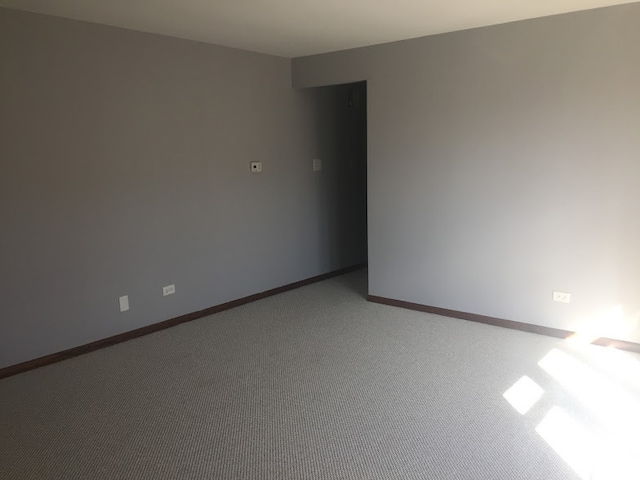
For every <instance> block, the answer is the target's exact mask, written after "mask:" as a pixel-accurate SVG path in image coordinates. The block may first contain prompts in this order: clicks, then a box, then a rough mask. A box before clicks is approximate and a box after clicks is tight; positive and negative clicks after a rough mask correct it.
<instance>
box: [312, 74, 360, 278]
mask: <svg viewBox="0 0 640 480" xmlns="http://www.w3.org/2000/svg"><path fill="white" fill-rule="evenodd" d="M316 90H317V94H318V95H317V99H318V110H317V111H318V118H317V120H318V121H317V149H316V150H317V154H318V158H319V159H320V160H321V163H322V165H321V168H322V171H321V172H318V173H321V177H322V182H323V183H324V188H322V192H323V195H326V197H325V198H324V199H323V201H322V203H323V204H324V205H325V206H326V207H327V208H326V209H325V210H324V213H323V215H322V217H323V218H322V219H321V222H322V224H323V225H322V226H321V231H322V232H323V235H325V239H324V240H325V241H324V243H325V248H326V249H327V250H325V253H328V254H329V256H330V257H331V263H332V264H333V266H334V268H344V267H348V266H353V265H362V264H366V263H367V260H368V249H367V83H366V82H364V81H363V82H357V83H349V84H343V85H331V86H327V87H319V88H317V89H316Z"/></svg>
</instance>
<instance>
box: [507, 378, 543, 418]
mask: <svg viewBox="0 0 640 480" xmlns="http://www.w3.org/2000/svg"><path fill="white" fill-rule="evenodd" d="M543 393H544V390H543V389H542V387H540V386H539V385H538V384H537V383H536V382H534V381H533V380H531V379H530V378H529V377H527V376H526V375H525V376H523V377H521V378H520V380H518V381H517V382H516V383H514V384H513V386H512V387H511V388H510V389H509V390H507V391H506V392H504V394H503V395H502V396H503V397H504V398H506V399H507V401H508V402H509V403H510V404H511V405H512V406H513V408H515V409H516V411H517V412H518V413H519V414H521V415H524V414H526V413H527V412H528V411H529V410H531V407H533V406H534V405H535V404H536V402H537V401H538V400H539V399H540V397H541V396H542V394H543Z"/></svg>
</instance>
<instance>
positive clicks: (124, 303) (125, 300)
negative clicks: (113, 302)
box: [118, 295, 129, 312]
mask: <svg viewBox="0 0 640 480" xmlns="http://www.w3.org/2000/svg"><path fill="white" fill-rule="evenodd" d="M118 301H119V302H120V311H121V312H126V311H127V310H129V295H123V296H122V297H120V298H119V299H118Z"/></svg>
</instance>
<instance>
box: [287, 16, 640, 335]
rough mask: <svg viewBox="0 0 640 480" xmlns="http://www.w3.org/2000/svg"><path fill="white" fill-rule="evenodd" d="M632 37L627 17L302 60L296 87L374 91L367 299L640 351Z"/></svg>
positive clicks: (637, 74)
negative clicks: (561, 298)
mask: <svg viewBox="0 0 640 480" xmlns="http://www.w3.org/2000/svg"><path fill="white" fill-rule="evenodd" d="M638 25H640V4H633V5H627V6H621V7H612V8H607V9H601V10H594V11H589V12H580V13H574V14H568V15H561V16H556V17H549V18H544V19H538V20H531V21H524V22H517V23H513V24H506V25H501V26H496V27H489V28H482V29H477V30H470V31H466V32H458V33H452V34H447V35H440V36H434V37H427V38H422V39H416V40H410V41H406V42H398V43H393V44H387V45H381V46H376V47H368V48H363V49H356V50H352V51H346V52H340V53H336V54H327V55H320V56H314V57H306V58H299V59H294V61H293V69H292V78H293V84H294V86H296V87H308V86H318V85H328V84H333V83H342V82H345V81H352V80H354V79H366V80H367V81H368V101H369V104H368V126H369V135H368V138H369V151H368V155H369V157H368V162H369V183H368V195H369V198H368V207H369V291H370V293H371V294H373V295H380V296H384V297H390V298H396V299H401V300H406V301H411V302H416V303H421V304H427V305H434V306H438V307H443V308H450V309H455V310H461V311H466V312H474V313H479V314H484V315H490V316H496V317H502V318H508V319H512V320H517V321H523V322H528V323H532V324H539V325H544V326H550V327H557V328H563V329H569V330H578V331H589V330H591V329H593V328H595V329H596V334H598V335H604V336H609V337H615V338H621V339H626V340H630V341H636V342H638V341H640V328H638V319H639V315H640V297H639V295H638V292H640V249H639V248H638V245H640V214H639V213H640V211H639V208H640V188H638V179H639V178H640V161H639V158H640V134H638V132H640V115H639V114H638V112H640V89H639V88H638V84H639V82H640V55H638V49H637V47H638V45H640V29H638ZM553 290H561V291H565V292H570V293H571V294H572V303H571V304H568V305H567V304H559V303H554V302H552V301H551V295H552V291H553ZM617 307H621V309H622V312H623V315H624V317H625V321H624V322H620V321H619V320H620V310H619V309H617Z"/></svg>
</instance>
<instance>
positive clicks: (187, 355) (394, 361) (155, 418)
mask: <svg viewBox="0 0 640 480" xmlns="http://www.w3.org/2000/svg"><path fill="white" fill-rule="evenodd" d="M365 293H366V272H365V271H360V272H355V273H352V274H349V275H346V276H343V277H338V278H335V279H332V280H328V281H325V282H322V283H318V284H314V285H311V286H308V287H304V288H301V289H298V290H295V291H291V292H288V293H285V294H282V295H278V296H275V297H271V298H268V299H265V300H261V301H259V302H255V303H252V304H249V305H246V306H243V307H239V308H236V309H234V310H229V311H227V312H223V313H221V314H218V315H215V316H211V317H207V318H204V319H201V320H197V321H194V322H191V323H188V324H183V325H180V326H178V327H175V328H172V329H169V330H164V331H162V332H158V333H155V334H153V335H149V336H146V337H143V338H140V339H137V340H133V341H130V342H127V343H123V344H120V345H117V346H114V347H111V348H108V349H104V350H100V351H97V352H94V353H91V354H88V355H84V356H81V357H77V358H75V359H71V360H67V361H64V362H61V363H58V364H55V365H51V366H48V367H44V368H41V369H39V370H35V371H31V372H28V373H25V374H21V375H17V376H15V377H11V378H8V379H5V380H0V400H1V402H0V477H1V478H3V479H58V478H59V479H168V478H189V479H199V478H203V479H204V478H211V479H296V480H299V479H349V480H351V479H385V480H389V479H473V480H477V479H508V480H516V479H574V478H603V479H604V478H614V477H611V476H606V475H604V474H603V472H611V471H612V470H611V468H612V467H611V465H612V462H611V458H610V457H607V458H604V457H603V459H599V460H598V462H600V463H597V462H596V463H594V460H593V458H594V456H593V452H591V454H590V455H587V454H588V453H590V451H589V450H588V449H589V448H591V447H590V444H585V445H582V443H584V442H582V440H580V441H578V443H579V444H580V445H579V446H580V448H582V450H580V451H578V453H576V452H575V451H573V452H571V451H570V450H571V448H569V452H568V453H567V447H566V445H565V446H563V445H562V442H563V441H565V443H566V438H564V440H563V439H562V438H561V437H563V435H564V437H566V435H567V434H568V433H567V432H569V433H571V428H570V427H571V425H573V424H569V426H567V425H568V424H567V423H566V422H565V423H564V424H563V423H562V421H559V420H558V419H560V420H562V419H563V418H564V417H562V416H560V417H558V416H557V415H555V416H552V417H549V412H550V411H551V410H554V409H555V410H554V411H555V412H556V413H557V412H558V411H560V410H561V411H562V412H565V413H568V414H569V415H570V420H571V421H573V422H574V423H575V424H579V425H581V426H582V427H583V428H585V429H587V430H589V431H590V432H592V431H593V432H595V433H597V434H598V436H597V439H598V440H599V439H602V438H605V437H606V435H605V433H606V432H609V433H608V434H610V435H609V437H606V438H613V437H612V436H611V435H614V436H615V435H617V434H620V435H623V434H624V431H623V430H616V428H618V427H619V425H618V424H617V423H615V422H616V418H617V417H616V418H607V417H606V415H605V417H604V420H603V419H602V416H599V412H598V408H600V409H601V410H602V407H603V403H602V401H601V402H600V404H598V405H596V407H597V408H594V406H593V405H590V404H589V402H590V399H588V398H587V399H585V398H582V397H581V395H583V394H584V393H585V392H586V390H584V388H588V387H584V385H583V390H582V391H580V387H576V386H575V385H569V386H567V385H565V384H563V382H564V383H567V382H569V383H570V381H571V380H570V379H569V380H567V379H566V378H564V379H563V378H562V375H563V374H562V373H558V372H557V371H555V370H554V367H553V365H554V363H553V362H556V364H558V362H559V363H562V361H563V359H564V360H567V358H570V359H572V361H573V362H575V363H576V364H579V365H581V366H582V367H583V368H584V369H586V370H585V371H584V372H583V374H584V375H589V374H591V373H592V374H594V375H597V378H601V379H605V380H606V381H608V382H613V383H615V385H616V388H620V389H622V390H621V391H624V392H625V395H627V396H626V397H625V399H624V401H621V402H622V403H621V404H620V405H621V406H620V408H613V407H615V405H609V404H607V405H608V406H609V407H611V408H612V409H613V411H617V412H618V413H619V412H621V411H622V409H624V408H630V407H632V406H633V405H635V403H634V402H638V398H639V396H640V387H639V386H638V383H637V380H638V379H640V375H639V376H636V375H635V374H636V373H638V372H640V368H639V366H640V362H639V357H638V356H637V355H635V356H634V355H631V354H623V356H620V355H617V356H615V358H614V360H615V361H616V362H619V363H617V364H615V367H612V366H611V365H613V364H612V363H610V362H609V363H607V360H606V359H604V360H603V359H602V358H604V357H602V355H601V352H602V351H604V350H605V349H603V348H601V347H591V346H590V347H584V348H577V347H572V346H571V345H568V344H567V343H566V342H563V341H560V340H556V339H552V338H547V337H542V336H537V335H533V334H528V333H523V332H517V331H511V330H506V329H501V328H496V327H491V326H486V325H480V324H474V323H470V322H465V321H462V320H455V319H449V318H445V317H439V316H434V315H428V314H421V313H417V312H412V311H408V310H403V309H396V308H393V307H387V306H382V305H376V304H372V303H368V302H366V300H365V299H364V295H365ZM549 352H555V353H556V355H555V357H554V356H552V357H548V356H547V355H548V354H549ZM558 355H560V356H559V357H558ZM562 355H566V356H568V357H563V356H562ZM545 357H546V358H547V359H548V361H547V364H545V365H546V367H547V369H546V370H545V368H543V367H541V366H540V365H538V362H539V361H540V360H541V359H543V358H545ZM612 361H613V360H612ZM543 364H544V362H543ZM549 365H551V366H549ZM574 366H575V365H574ZM563 368H564V372H565V374H566V373H567V372H566V370H567V368H569V367H567V366H566V365H565V366H564V367H563ZM634 369H637V370H634ZM587 370H588V372H591V373H585V372H587ZM550 372H551V373H550ZM524 375H526V376H528V377H529V378H530V379H531V380H533V381H534V382H535V383H536V384H538V385H539V386H540V387H541V388H542V389H544V393H543V395H542V397H541V398H540V400H539V401H538V402H537V403H536V404H535V405H533V407H532V408H531V410H529V412H527V413H526V414H520V413H518V412H517V411H516V410H515V409H514V407H513V406H512V405H511V404H510V403H509V402H508V401H507V400H506V399H505V398H504V397H503V394H504V393H505V391H507V390H508V389H509V388H510V387H511V386H512V385H514V384H515V383H516V382H517V381H518V380H519V379H520V378H521V377H523V376H524ZM554 375H555V376H554ZM584 375H583V376H584ZM569 376H570V377H571V375H569ZM558 378H560V380H558ZM591 384H592V385H597V382H595V381H594V382H592V383H591ZM618 393H620V392H618ZM612 398H613V399H611V398H609V399H608V400H607V399H606V398H605V400H606V401H612V402H615V401H617V400H616V398H618V397H612ZM603 401H604V400H603ZM625 402H626V403H625ZM629 402H631V403H629ZM638 411H640V409H639V410H638ZM600 413H602V412H600ZM545 419H546V420H545ZM551 420H553V421H555V424H554V423H553V422H552V421H551ZM565 420H566V418H565ZM609 420H610V421H609ZM617 420H620V419H619V418H618V419H617ZM558 422H559V423H558ZM541 424H544V425H543V426H544V428H541V427H540V425H541ZM556 424H557V425H556ZM554 425H556V426H557V427H558V428H555V427H554ZM631 425H632V426H633V423H632V424H631ZM536 428H538V430H539V431H537V430H536ZM554 428H555V429H554ZM540 432H542V433H540ZM550 432H551V433H550ZM554 432H555V433H554ZM603 432H605V433H603ZM612 432H613V433H612ZM620 432H622V433H620ZM583 433H584V432H583ZM554 435H555V436H554ZM603 435H605V436H603ZM543 436H546V437H547V438H546V439H545V438H543ZM583 437H584V435H583ZM558 438H560V440H558ZM589 438H590V437H589ZM616 438H618V437H616ZM620 438H622V437H620ZM634 440H635V442H637V441H638V439H637V436H636V437H635V438H634ZM581 442H582V443H581ZM631 444H634V442H633V441H632V442H631ZM574 447H575V443H574ZM627 447H629V445H627ZM625 448H626V447H625ZM625 448H622V457H620V458H617V457H616V458H615V461H616V465H618V466H619V465H621V464H623V465H624V461H628V460H629V458H632V457H629V454H630V453H629V451H627V450H625ZM629 448H631V449H633V448H634V447H633V445H632V446H631V447H629ZM573 450H575V448H574V449H573ZM558 452H560V453H558ZM631 453H633V452H631ZM581 455H582V456H581ZM625 455H626V456H625ZM583 457H584V458H583ZM620 459H622V461H621V460H620ZM600 460H602V461H600ZM581 461H582V462H583V464H581V463H580V462H581ZM607 461H609V463H607ZM584 462H587V464H586V467H585V465H584ZM589 462H591V463H589ZM570 464H572V465H571V466H570ZM619 470H620V468H619ZM625 472H626V473H628V470H624V469H622V470H621V471H620V472H618V473H617V475H618V476H617V477H615V478H627V477H624V476H623V475H624V474H625ZM633 473H635V474H637V471H635V472H633ZM603 475H604V476H603ZM628 478H639V477H637V476H636V477H628Z"/></svg>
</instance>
